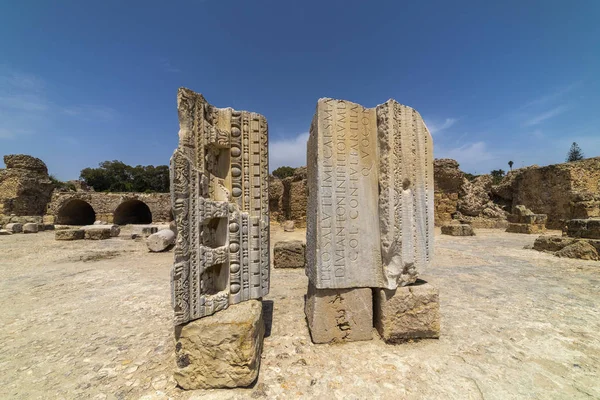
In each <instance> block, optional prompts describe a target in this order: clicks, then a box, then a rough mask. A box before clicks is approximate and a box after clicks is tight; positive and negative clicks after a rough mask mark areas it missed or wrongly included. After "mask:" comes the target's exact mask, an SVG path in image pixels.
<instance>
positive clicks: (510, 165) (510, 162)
mask: <svg viewBox="0 0 600 400" xmlns="http://www.w3.org/2000/svg"><path fill="white" fill-rule="evenodd" d="M513 164H514V162H512V160H511V161H509V162H508V166H509V167H510V170H511V171H512V166H513Z"/></svg>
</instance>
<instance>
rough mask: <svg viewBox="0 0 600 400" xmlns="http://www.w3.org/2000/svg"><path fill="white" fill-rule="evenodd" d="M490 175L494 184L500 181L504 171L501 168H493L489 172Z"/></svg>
mask: <svg viewBox="0 0 600 400" xmlns="http://www.w3.org/2000/svg"><path fill="white" fill-rule="evenodd" d="M490 175H492V181H493V182H494V185H497V184H499V183H500V181H501V180H502V178H504V175H506V172H504V170H502V169H495V170H493V171H492V172H490Z"/></svg>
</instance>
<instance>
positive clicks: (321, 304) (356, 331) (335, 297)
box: [304, 282, 373, 343]
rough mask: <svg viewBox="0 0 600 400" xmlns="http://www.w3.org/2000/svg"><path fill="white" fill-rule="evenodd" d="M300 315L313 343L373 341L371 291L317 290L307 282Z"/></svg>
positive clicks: (359, 289)
mask: <svg viewBox="0 0 600 400" xmlns="http://www.w3.org/2000/svg"><path fill="white" fill-rule="evenodd" d="M304 312H305V314H306V319H307V321H308V329H309V331H310V336H311V338H312V341H313V343H331V342H355V341H360V340H371V339H372V338H373V336H372V335H373V294H372V291H371V288H358V289H317V288H315V287H314V286H313V285H312V284H311V283H310V282H309V284H308V293H307V294H306V297H305V306H304Z"/></svg>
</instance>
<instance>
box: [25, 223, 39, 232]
mask: <svg viewBox="0 0 600 400" xmlns="http://www.w3.org/2000/svg"><path fill="white" fill-rule="evenodd" d="M38 231H39V226H38V224H37V223H35V222H29V223H27V224H24V225H23V233H38Z"/></svg>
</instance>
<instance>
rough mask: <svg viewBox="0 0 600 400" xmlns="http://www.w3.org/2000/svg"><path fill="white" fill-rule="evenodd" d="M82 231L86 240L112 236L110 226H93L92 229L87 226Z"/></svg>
mask: <svg viewBox="0 0 600 400" xmlns="http://www.w3.org/2000/svg"><path fill="white" fill-rule="evenodd" d="M92 226H93V225H92ZM83 231H84V232H85V236H84V237H85V239H87V240H104V239H110V238H111V237H112V229H111V228H110V227H103V226H93V229H92V228H90V227H87V229H84V230H83Z"/></svg>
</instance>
